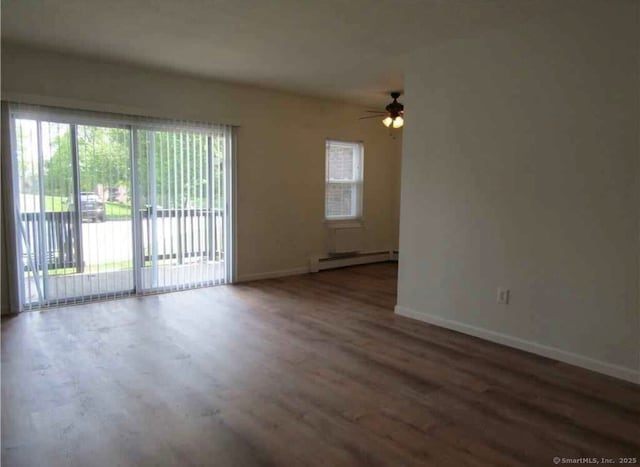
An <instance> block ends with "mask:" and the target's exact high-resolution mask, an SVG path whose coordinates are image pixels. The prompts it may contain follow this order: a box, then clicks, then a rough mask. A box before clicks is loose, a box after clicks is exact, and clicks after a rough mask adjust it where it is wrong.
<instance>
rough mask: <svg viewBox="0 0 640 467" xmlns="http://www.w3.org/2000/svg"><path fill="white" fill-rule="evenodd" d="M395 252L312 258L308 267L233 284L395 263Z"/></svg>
mask: <svg viewBox="0 0 640 467" xmlns="http://www.w3.org/2000/svg"><path fill="white" fill-rule="evenodd" d="M397 260H398V252H397V251H389V252H387V251H384V252H374V253H360V254H358V255H353V256H346V257H343V258H341V257H336V258H319V257H314V258H311V259H310V260H309V266H300V267H298V268H292V269H282V270H279V271H268V272H257V273H254V274H242V275H240V276H239V277H238V278H237V279H236V280H235V281H234V282H235V283H239V282H250V281H259V280H262V279H274V278H276V277H286V276H297V275H300V274H307V273H309V272H318V271H321V270H325V269H333V268H343V267H347V266H357V265H360V264H371V263H381V262H384V261H397Z"/></svg>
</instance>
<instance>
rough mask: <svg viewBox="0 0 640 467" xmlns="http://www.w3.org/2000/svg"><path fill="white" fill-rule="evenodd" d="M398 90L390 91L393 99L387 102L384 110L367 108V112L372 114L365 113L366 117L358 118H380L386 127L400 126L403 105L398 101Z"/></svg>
mask: <svg viewBox="0 0 640 467" xmlns="http://www.w3.org/2000/svg"><path fill="white" fill-rule="evenodd" d="M400 95H401V93H400V92H392V93H391V97H392V98H393V101H392V102H391V103H389V104H388V105H387V106H386V107H385V108H384V111H382V110H367V112H369V113H371V114H373V115H367V116H366V117H360V120H363V119H365V118H380V117H384V118H383V119H382V124H383V125H384V126H386V127H387V128H389V127H392V128H402V126H403V125H404V105H402V104H401V103H400V102H398V97H400Z"/></svg>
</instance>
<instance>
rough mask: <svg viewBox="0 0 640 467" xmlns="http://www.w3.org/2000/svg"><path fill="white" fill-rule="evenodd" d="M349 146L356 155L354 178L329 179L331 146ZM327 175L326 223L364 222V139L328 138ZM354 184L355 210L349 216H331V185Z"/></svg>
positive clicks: (325, 189)
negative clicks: (328, 196)
mask: <svg viewBox="0 0 640 467" xmlns="http://www.w3.org/2000/svg"><path fill="white" fill-rule="evenodd" d="M333 145H335V146H347V147H350V148H352V149H353V150H354V154H355V157H356V158H357V159H354V161H353V163H354V164H355V165H356V167H354V175H355V177H354V179H352V180H330V179H329V154H330V149H331V146H333ZM324 158H325V177H324V222H325V223H331V224H333V223H353V222H355V223H357V224H358V225H360V224H361V223H362V222H363V213H364V143H363V142H362V141H345V140H338V139H327V140H326V142H325V155H324ZM339 184H345V185H353V186H354V187H355V190H353V194H352V196H354V197H355V200H353V205H354V206H355V212H354V213H353V214H351V215H348V216H329V215H328V205H327V193H328V188H329V185H339Z"/></svg>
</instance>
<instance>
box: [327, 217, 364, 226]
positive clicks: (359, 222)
mask: <svg viewBox="0 0 640 467" xmlns="http://www.w3.org/2000/svg"><path fill="white" fill-rule="evenodd" d="M324 224H325V225H326V226H327V227H330V228H333V229H359V228H362V227H364V219H362V218H358V219H325V220H324Z"/></svg>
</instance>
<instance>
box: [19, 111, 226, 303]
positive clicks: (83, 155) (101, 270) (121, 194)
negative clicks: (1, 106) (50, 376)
mask: <svg viewBox="0 0 640 467" xmlns="http://www.w3.org/2000/svg"><path fill="white" fill-rule="evenodd" d="M11 130H12V154H13V157H12V167H11V175H12V179H11V180H10V182H11V186H13V198H14V200H15V201H16V202H15V206H14V209H15V221H16V222H15V223H16V233H15V238H14V239H13V240H14V248H13V249H14V254H15V255H16V261H15V264H16V265H17V268H18V269H19V271H18V275H19V277H20V279H21V280H20V303H21V309H31V308H42V307H47V306H53V305H58V304H63V303H70V302H84V301H90V300H95V299H105V298H106V299H108V298H116V297H119V296H126V295H131V294H141V293H148V292H156V291H166V290H181V289H185V288H191V287H200V286H205V285H213V284H223V283H226V282H227V281H228V280H229V278H230V272H231V270H230V267H231V261H229V257H230V256H229V255H230V249H229V246H230V242H229V239H230V238H231V235H230V233H231V232H230V229H231V223H230V215H229V214H230V212H229V205H230V196H229V194H230V193H231V190H230V188H231V186H230V180H231V177H230V171H231V141H232V129H231V128H230V127H227V126H217V125H197V124H191V123H175V122H171V123H169V122H164V121H159V120H150V119H142V118H137V117H120V116H113V115H99V114H87V113H83V112H69V111H52V110H50V109H43V108H33V107H28V108H26V110H25V108H24V107H17V108H14V109H12V110H11Z"/></svg>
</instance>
